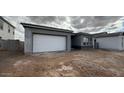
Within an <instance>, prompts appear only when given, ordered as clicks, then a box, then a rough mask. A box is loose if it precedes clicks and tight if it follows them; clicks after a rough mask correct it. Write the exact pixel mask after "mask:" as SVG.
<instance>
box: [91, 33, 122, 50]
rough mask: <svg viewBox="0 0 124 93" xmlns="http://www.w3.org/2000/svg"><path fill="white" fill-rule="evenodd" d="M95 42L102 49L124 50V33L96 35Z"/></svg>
mask: <svg viewBox="0 0 124 93" xmlns="http://www.w3.org/2000/svg"><path fill="white" fill-rule="evenodd" d="M93 42H94V44H95V42H96V43H98V45H99V48H101V49H109V50H124V32H117V33H110V34H107V33H106V34H101V35H100V34H99V35H94V38H93Z"/></svg>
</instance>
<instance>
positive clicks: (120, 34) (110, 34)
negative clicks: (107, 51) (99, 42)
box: [94, 32, 124, 38]
mask: <svg viewBox="0 0 124 93" xmlns="http://www.w3.org/2000/svg"><path fill="white" fill-rule="evenodd" d="M113 36H124V32H116V33H101V34H100V33H99V34H94V37H96V38H99V37H113Z"/></svg>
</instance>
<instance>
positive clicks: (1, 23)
mask: <svg viewBox="0 0 124 93" xmlns="http://www.w3.org/2000/svg"><path fill="white" fill-rule="evenodd" d="M0 29H1V30H3V21H2V20H0Z"/></svg>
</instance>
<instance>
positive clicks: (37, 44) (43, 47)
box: [33, 34, 66, 52]
mask: <svg viewBox="0 0 124 93" xmlns="http://www.w3.org/2000/svg"><path fill="white" fill-rule="evenodd" d="M65 50H66V37H64V36H52V35H38V34H34V35H33V52H50V51H65Z"/></svg>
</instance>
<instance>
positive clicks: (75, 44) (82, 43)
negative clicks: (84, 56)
mask: <svg viewBox="0 0 124 93" xmlns="http://www.w3.org/2000/svg"><path fill="white" fill-rule="evenodd" d="M92 47H93V43H92V35H91V34H88V33H82V32H79V33H75V34H74V35H72V48H92Z"/></svg>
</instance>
